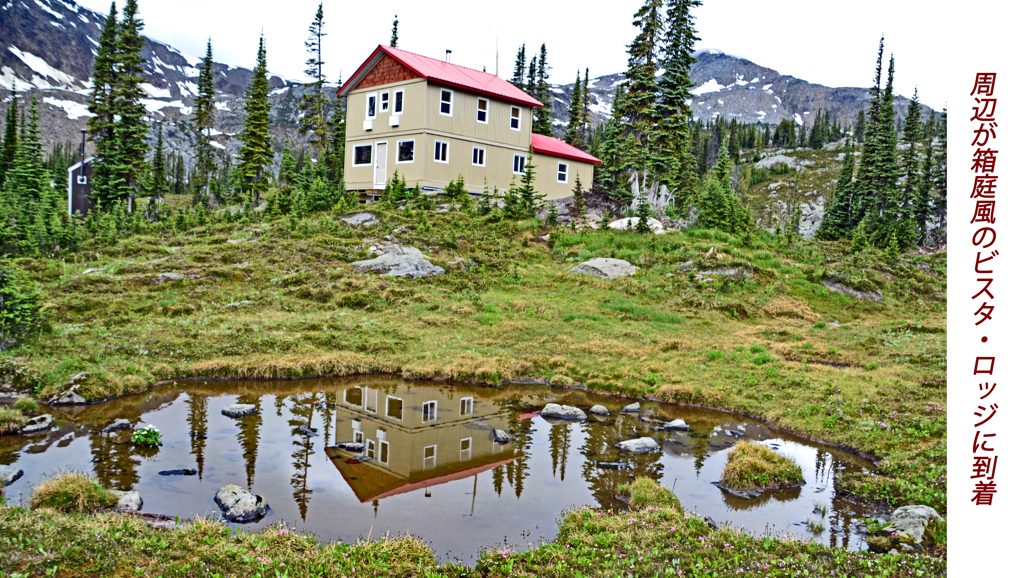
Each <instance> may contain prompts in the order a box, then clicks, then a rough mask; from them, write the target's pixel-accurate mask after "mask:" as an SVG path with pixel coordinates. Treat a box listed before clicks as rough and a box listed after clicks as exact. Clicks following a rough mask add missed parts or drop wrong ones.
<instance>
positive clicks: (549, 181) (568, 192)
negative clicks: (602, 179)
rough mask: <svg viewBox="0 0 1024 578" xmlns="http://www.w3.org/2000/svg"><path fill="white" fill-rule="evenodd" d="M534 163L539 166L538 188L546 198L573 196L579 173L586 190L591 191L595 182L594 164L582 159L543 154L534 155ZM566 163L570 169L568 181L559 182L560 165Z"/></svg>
mask: <svg viewBox="0 0 1024 578" xmlns="http://www.w3.org/2000/svg"><path fill="white" fill-rule="evenodd" d="M533 164H534V166H536V167H537V181H536V182H537V184H536V188H537V190H538V191H540V193H541V194H542V195H544V198H546V199H560V198H563V197H570V196H572V190H573V188H575V187H576V174H577V172H578V173H579V176H580V184H581V185H583V190H584V191H589V190H590V187H591V186H592V185H593V184H594V165H592V164H590V163H585V162H582V161H574V160H570V159H564V158H562V157H554V156H549V155H543V154H535V155H533ZM559 164H565V165H567V166H566V168H567V169H568V171H567V175H566V177H567V178H566V182H564V183H560V182H558V165H559Z"/></svg>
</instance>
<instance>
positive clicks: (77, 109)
mask: <svg viewBox="0 0 1024 578" xmlns="http://www.w3.org/2000/svg"><path fill="white" fill-rule="evenodd" d="M43 102H45V103H46V104H51V105H53V106H56V107H58V108H62V109H64V112H65V113H67V115H68V118H69V119H71V120H77V119H79V118H82V117H83V116H93V114H92V113H91V112H89V107H88V106H87V105H85V104H82V103H80V102H75V101H73V100H58V99H56V98H53V97H52V96H44V97H43Z"/></svg>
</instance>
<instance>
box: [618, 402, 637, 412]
mask: <svg viewBox="0 0 1024 578" xmlns="http://www.w3.org/2000/svg"><path fill="white" fill-rule="evenodd" d="M622 413H640V403H639V402H638V403H631V404H629V405H627V406H626V407H624V408H622Z"/></svg>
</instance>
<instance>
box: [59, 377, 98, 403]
mask: <svg viewBox="0 0 1024 578" xmlns="http://www.w3.org/2000/svg"><path fill="white" fill-rule="evenodd" d="M88 378H89V374H88V372H84V371H83V372H82V373H78V374H75V376H74V377H72V378H71V379H69V380H68V382H67V383H65V384H64V391H63V392H61V393H58V394H57V395H55V396H54V397H53V398H52V399H50V405H82V404H85V403H89V402H88V401H86V399H85V398H84V397H82V395H81V394H79V393H78V391H79V390H80V389H81V388H82V383H83V382H84V381H85V380H86V379H88Z"/></svg>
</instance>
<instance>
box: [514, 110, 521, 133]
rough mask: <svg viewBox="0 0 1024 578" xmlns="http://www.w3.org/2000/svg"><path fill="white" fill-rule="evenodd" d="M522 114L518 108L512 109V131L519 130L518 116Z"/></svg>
mask: <svg viewBox="0 0 1024 578" xmlns="http://www.w3.org/2000/svg"><path fill="white" fill-rule="evenodd" d="M521 113H522V109H520V108H519V107H518V106H513V107H512V130H519V116H520V114H521Z"/></svg>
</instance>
